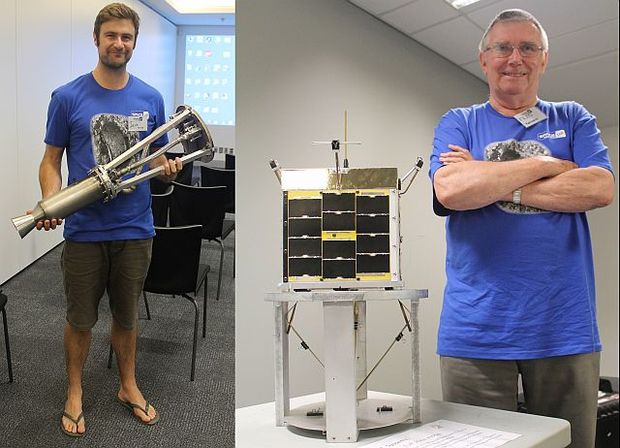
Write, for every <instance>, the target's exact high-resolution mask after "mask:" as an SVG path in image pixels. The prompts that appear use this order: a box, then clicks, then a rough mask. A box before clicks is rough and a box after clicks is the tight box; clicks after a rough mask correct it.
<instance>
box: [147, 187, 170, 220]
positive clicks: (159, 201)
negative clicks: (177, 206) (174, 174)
mask: <svg viewBox="0 0 620 448" xmlns="http://www.w3.org/2000/svg"><path fill="white" fill-rule="evenodd" d="M173 190H174V185H172V184H168V188H167V190H166V191H164V192H163V193H161V194H155V193H152V194H151V210H152V212H153V223H154V224H155V225H156V226H158V227H168V210H169V209H170V198H171V197H172V191H173Z"/></svg>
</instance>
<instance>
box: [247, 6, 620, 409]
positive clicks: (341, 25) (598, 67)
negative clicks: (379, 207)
mask: <svg viewBox="0 0 620 448" xmlns="http://www.w3.org/2000/svg"><path fill="white" fill-rule="evenodd" d="M439 3H443V2H436V1H425V0H419V1H415V2H410V1H400V2H399V1H390V2H380V1H364V0H360V1H352V2H347V1H329V0H325V1H320V0H317V1H310V2H309V1H304V0H289V1H278V0H264V1H261V2H254V1H249V0H246V1H243V0H242V1H238V2H237V39H238V53H237V128H236V132H237V135H236V141H237V146H238V148H239V150H240V152H241V153H242V157H240V158H239V161H238V167H237V170H238V181H237V182H238V184H237V198H238V202H237V204H238V205H237V207H238V215H237V224H238V225H237V287H236V347H237V348H236V405H237V407H238V408H243V407H247V406H250V405H255V404H258V403H264V402H269V401H273V400H274V348H273V337H274V317H273V313H274V312H273V304H272V303H271V302H266V301H265V293H267V292H274V291H277V290H278V283H279V282H281V281H282V277H281V275H282V262H281V256H280V253H279V250H281V248H282V222H281V217H282V202H281V201H282V192H281V190H280V185H279V183H278V181H277V179H276V177H275V176H274V174H273V172H272V171H271V169H270V167H269V161H270V160H271V159H276V160H277V161H278V162H279V164H280V166H281V167H282V168H283V169H285V168H320V167H324V168H333V167H334V163H335V162H334V156H333V154H332V151H331V150H330V148H329V146H321V145H313V144H312V142H313V141H329V140H331V139H336V138H338V139H343V138H344V135H345V134H344V130H345V127H344V111H345V110H346V111H347V116H348V130H347V133H348V136H347V138H348V139H349V140H351V141H361V142H362V144H361V145H359V146H357V145H356V146H349V150H348V151H349V152H348V157H349V160H350V166H351V167H396V168H398V173H399V175H401V176H403V175H404V173H406V172H407V171H408V170H409V169H410V168H411V167H412V166H413V164H414V163H415V160H416V157H418V156H420V157H422V158H423V159H424V161H425V166H424V168H423V169H422V173H421V174H420V175H419V176H418V177H417V179H416V180H415V181H414V183H413V184H412V186H411V189H410V190H409V192H408V193H407V194H406V195H404V196H402V198H401V201H400V217H401V232H402V238H403V240H402V245H401V252H402V254H401V270H402V277H403V280H404V283H405V285H406V287H407V288H411V289H428V296H429V297H428V298H427V299H421V300H420V304H419V325H420V346H421V355H420V360H421V361H420V363H421V387H422V389H421V390H422V396H423V397H426V398H431V399H441V384H440V374H439V359H438V356H437V355H436V338H437V328H438V320H439V314H440V311H441V305H442V293H443V287H444V282H445V273H444V260H445V258H444V257H445V250H446V247H445V239H444V238H445V234H444V218H441V217H438V216H435V215H434V214H433V210H432V188H431V183H430V180H429V178H428V162H429V156H430V153H431V149H432V143H433V130H434V128H435V126H436V125H437V122H438V121H439V119H440V117H441V116H442V115H443V114H444V113H445V112H446V111H448V110H449V109H450V108H452V107H459V106H467V105H470V104H476V103H482V102H484V101H486V99H487V98H488V87H487V85H486V83H485V82H484V81H483V80H482V79H481V77H479V76H476V75H477V74H478V73H480V74H481V72H480V69H479V68H476V66H477V64H478V62H477V44H478V41H479V39H480V36H481V35H482V32H483V31H484V28H485V27H486V25H487V24H488V23H489V22H490V20H491V19H492V18H493V16H494V15H495V14H497V13H498V12H499V11H501V10H502V9H506V8H511V7H517V8H523V9H526V10H528V11H530V12H532V13H533V14H534V15H535V16H537V17H538V18H539V19H540V20H541V22H542V23H543V25H544V26H546V27H547V31H548V33H549V35H550V48H551V50H550V66H549V68H548V71H547V73H546V75H545V76H546V78H545V77H543V80H542V83H541V95H540V96H541V97H542V98H544V99H547V100H567V99H572V100H575V101H578V102H580V103H582V104H584V105H585V106H586V107H587V108H589V109H590V110H592V112H593V113H594V114H595V115H597V118H598V123H599V127H600V128H601V132H602V136H603V139H604V141H605V144H606V145H607V146H608V148H609V154H610V157H611V159H612V163H613V164H614V166H615V167H617V163H618V87H617V70H616V68H617V64H618V32H617V22H618V4H617V2H614V1H596V2H588V3H587V4H586V3H584V2H571V3H570V7H569V6H566V7H565V6H564V3H565V2H552V1H547V2H535V1H526V0H522V1H482V2H480V3H479V4H477V5H472V6H471V7H469V11H473V12H471V14H469V17H467V18H463V17H462V15H459V13H451V12H450V11H448V12H446V10H449V7H448V6H447V5H443V4H442V5H439ZM560 4H562V7H560ZM401 5H405V7H403V8H402V9H399V8H398V7H399V6H401ZM444 6H445V8H444ZM407 8H409V9H407ZM467 10H468V9H467V8H466V11H467ZM390 11H394V12H393V14H390ZM463 15H465V13H464V14H463ZM375 16H378V17H375ZM472 17H473V18H475V19H476V20H477V21H473V20H472ZM390 21H391V22H392V23H391V24H390V23H389V22H390ZM386 22H387V23H386ZM463 22H465V23H463ZM434 24H438V25H437V26H431V25H434ZM399 25H400V26H401V27H406V26H410V27H411V28H410V29H409V32H405V31H401V30H399V29H397V28H398V26H399ZM441 25H443V26H441ZM415 27H417V28H416V29H414V28H415ZM418 29H419V30H421V31H420V32H416V30H418ZM569 29H570V30H580V31H581V34H579V33H571V34H570V35H566V33H567V30H569ZM412 30H413V31H412ZM604 30H608V31H604ZM459 33H462V34H459ZM589 33H599V34H597V36H598V37H595V39H594V42H595V44H592V45H590V46H589V48H590V49H591V50H592V52H591V53H588V54H587V55H586V54H585V53H583V54H582V55H581V58H582V60H579V61H576V62H571V63H570V64H568V63H566V62H565V63H564V67H566V66H571V67H572V68H574V71H568V70H567V71H566V72H563V71H562V70H563V65H562V64H560V65H557V66H555V67H554V66H553V63H554V62H555V61H557V60H559V59H563V58H565V57H566V56H567V55H568V56H576V55H574V54H571V50H575V51H577V50H576V47H575V45H576V44H575V43H576V42H578V40H579V39H581V38H584V39H585V38H586V37H585V36H587V35H589ZM563 35H564V36H563ZM425 42H426V44H424V43H425ZM465 44H467V45H465ZM431 45H434V47H433V46H431ZM594 47H597V48H599V49H600V48H601V47H605V49H602V50H600V51H597V50H594ZM608 47H609V48H611V49H607V48H608ZM444 50H445V53H444V54H446V56H445V57H442V56H441V52H442V51H444ZM450 58H451V60H448V59H450ZM556 82H557V84H556ZM597 107H598V111H597V110H593V109H597ZM616 169H617V168H616ZM616 192H617V185H616ZM616 194H617V193H616ZM588 218H589V223H590V229H591V234H592V239H593V246H594V254H595V268H596V280H597V284H596V287H597V307H598V309H597V312H598V321H599V325H600V332H601V338H602V343H603V347H604V348H603V352H602V358H601V374H602V375H606V376H613V377H617V376H618V317H617V316H618V299H617V297H618V274H617V272H618V218H617V200H616V201H615V202H614V203H613V204H612V205H611V206H608V207H606V208H603V209H599V210H594V211H592V212H589V213H588ZM367 320H368V322H367V329H368V336H367V350H368V353H367V359H368V364H369V367H368V368H369V369H370V368H371V367H372V366H373V365H374V362H375V361H376V360H378V359H379V357H380V356H381V355H382V354H383V353H384V351H385V350H386V349H387V347H388V346H389V345H390V344H391V342H392V341H393V339H394V337H395V336H396V334H397V333H398V331H399V330H400V329H401V328H402V324H403V320H402V315H401V312H400V310H399V308H398V306H397V305H395V304H393V303H392V304H389V303H381V304H379V303H370V304H369V305H368V309H367ZM295 328H296V329H297V330H298V332H299V333H300V334H301V335H302V337H303V338H304V340H305V341H306V343H307V344H308V345H309V346H310V348H311V349H312V350H313V351H314V352H315V353H316V354H317V356H318V358H320V359H323V353H324V352H323V349H324V347H325V345H326V344H330V343H332V342H333V341H324V340H323V336H322V331H323V314H322V309H321V306H320V305H319V304H316V303H308V304H305V303H302V304H301V305H300V306H298V307H297V310H296V312H295ZM404 339H405V340H404V341H401V342H399V343H397V344H396V345H395V346H394V348H393V349H392V350H391V351H390V353H389V354H388V356H387V357H386V358H385V359H384V360H383V362H382V363H381V365H380V366H379V367H378V368H377V370H376V371H375V372H374V373H373V375H372V376H371V378H370V380H369V382H370V385H369V389H370V390H378V391H384V392H391V393H396V394H409V393H411V378H410V372H411V351H410V343H411V340H410V338H408V337H407V332H405V338H404ZM289 340H290V361H289V362H290V395H291V396H292V397H296V396H300V395H305V394H313V393H317V392H320V391H323V390H324V378H323V370H322V367H321V366H320V365H319V364H318V363H317V361H316V360H315V359H314V357H313V356H312V355H311V354H310V353H309V352H308V351H307V350H303V349H302V348H300V340H299V339H298V338H297V336H295V335H294V334H293V333H292V332H291V333H290V339H289ZM549 374H550V375H553V374H554V372H549Z"/></svg>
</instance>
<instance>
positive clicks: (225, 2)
mask: <svg viewBox="0 0 620 448" xmlns="http://www.w3.org/2000/svg"><path fill="white" fill-rule="evenodd" d="M166 3H168V4H169V5H170V6H172V7H173V8H174V9H176V10H177V11H178V12H180V13H181V14H230V13H233V14H234V12H235V0H166Z"/></svg>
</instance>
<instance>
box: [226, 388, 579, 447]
mask: <svg viewBox="0 0 620 448" xmlns="http://www.w3.org/2000/svg"><path fill="white" fill-rule="evenodd" d="M369 396H370V397H371V398H376V399H385V400H389V401H392V402H395V401H402V402H403V403H411V397H409V396H403V395H394V394H387V393H379V392H369ZM322 400H325V395H324V394H323V393H320V394H312V395H306V396H303V397H298V398H294V399H292V400H291V405H292V406H295V407H299V406H303V405H307V404H309V403H314V402H317V401H322ZM274 414H275V403H274V402H271V403H264V404H258V405H255V406H248V407H244V408H240V409H237V410H236V418H235V422H236V423H235V426H236V433H235V434H236V444H235V447H236V448H312V447H323V448H324V447H325V446H326V442H325V436H324V435H323V434H321V433H320V432H318V431H309V430H302V429H297V428H293V427H277V426H276V422H275V417H274ZM421 417H422V418H421V422H420V423H416V424H404V423H403V424H398V425H395V426H392V427H389V428H381V429H373V430H368V431H362V432H361V433H360V436H359V439H358V441H357V442H353V443H347V444H346V447H347V448H348V447H358V446H364V445H368V444H369V443H372V442H375V441H377V440H380V439H383V438H386V437H389V436H391V435H394V434H398V433H402V432H404V431H407V430H409V429H412V428H415V427H418V426H420V425H423V424H426V423H430V422H433V421H436V420H450V421H453V422H458V423H463V424H468V425H473V426H480V427H484V428H489V429H494V430H497V431H506V432H513V433H518V434H522V436H521V437H519V438H517V439H515V440H513V441H511V442H508V443H506V444H505V445H502V448H531V447H539V448H564V447H566V446H567V445H568V444H569V443H570V425H569V423H568V422H567V421H565V420H561V419H557V418H550V417H541V416H538V415H530V414H522V413H518V412H509V411H501V410H498V409H489V408H481V407H477V406H468V405H464V404H456V403H447V402H442V401H436V400H427V399H422V400H421ZM340 446H341V445H340Z"/></svg>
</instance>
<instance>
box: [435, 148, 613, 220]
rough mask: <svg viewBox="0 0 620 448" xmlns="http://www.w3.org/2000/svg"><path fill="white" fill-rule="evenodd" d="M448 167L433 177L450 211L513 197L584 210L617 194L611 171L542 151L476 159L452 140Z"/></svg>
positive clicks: (445, 156) (549, 207)
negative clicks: (524, 156)
mask: <svg viewBox="0 0 620 448" xmlns="http://www.w3.org/2000/svg"><path fill="white" fill-rule="evenodd" d="M448 147H449V148H450V149H451V151H450V152H445V153H442V154H441V155H440V157H439V160H440V161H441V162H442V163H443V164H444V166H443V167H442V168H441V169H439V170H437V171H436V172H435V176H434V179H433V182H434V188H435V193H436V195H437V199H438V200H439V202H440V203H441V204H442V205H443V206H444V207H446V208H448V209H451V210H473V209H477V208H481V207H485V206H487V205H489V204H492V203H494V202H497V201H512V193H513V191H514V190H517V189H519V188H520V189H521V203H522V204H523V205H529V206H531V207H536V208H540V209H544V210H549V211H554V212H584V211H588V210H592V209H594V208H598V207H604V206H606V205H609V204H610V203H611V201H612V200H613V195H614V179H613V175H612V174H611V172H609V171H608V170H606V169H604V168H601V167H588V168H578V167H577V165H576V164H574V163H573V162H570V161H567V160H561V159H556V158H554V157H549V156H537V157H532V158H527V159H520V160H512V161H507V162H485V161H479V160H474V159H473V157H472V156H471V154H470V153H469V151H468V150H467V149H465V148H462V147H459V146H456V145H448Z"/></svg>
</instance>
